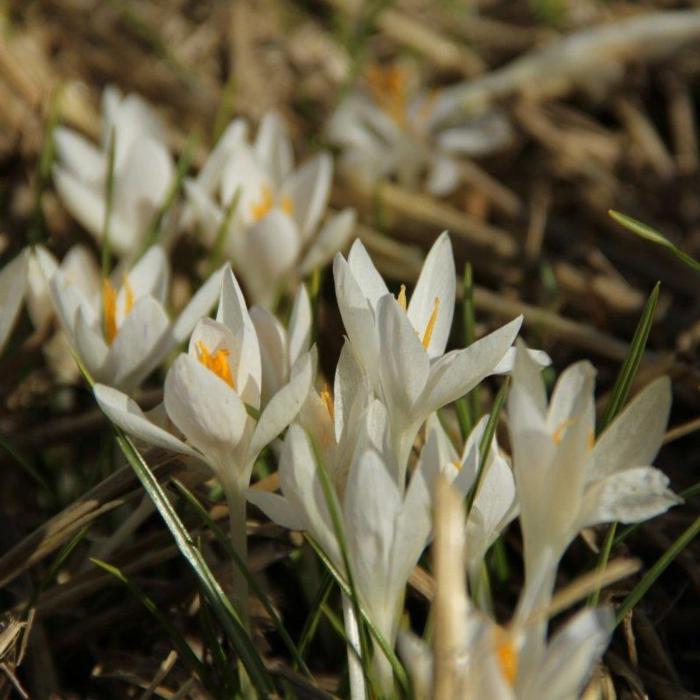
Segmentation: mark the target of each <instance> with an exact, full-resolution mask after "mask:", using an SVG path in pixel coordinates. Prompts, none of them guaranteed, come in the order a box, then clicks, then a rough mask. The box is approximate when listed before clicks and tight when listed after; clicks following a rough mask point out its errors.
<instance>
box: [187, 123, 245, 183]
mask: <svg viewBox="0 0 700 700" xmlns="http://www.w3.org/2000/svg"><path fill="white" fill-rule="evenodd" d="M247 139H248V124H247V123H246V121H245V119H240V118H238V119H234V120H233V121H231V122H230V123H229V125H228V126H227V127H226V129H225V130H224V132H223V134H221V136H220V137H219V140H218V141H217V142H216V146H214V150H213V151H212V152H211V154H210V156H209V158H207V161H206V163H205V164H204V165H203V166H202V169H201V170H200V171H199V174H198V175H197V180H196V184H197V188H198V189H199V190H200V191H201V192H202V193H203V194H206V195H212V194H214V192H215V191H216V189H217V188H218V187H219V184H220V182H221V175H222V172H223V170H224V165H225V163H226V161H227V160H228V159H229V158H230V157H231V153H232V151H234V150H235V149H236V148H237V147H238V146H240V145H241V144H245V143H246V142H247Z"/></svg>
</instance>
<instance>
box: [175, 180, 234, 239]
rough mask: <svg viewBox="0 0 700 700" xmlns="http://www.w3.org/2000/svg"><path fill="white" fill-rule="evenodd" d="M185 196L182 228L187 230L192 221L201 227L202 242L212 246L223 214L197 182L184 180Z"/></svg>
mask: <svg viewBox="0 0 700 700" xmlns="http://www.w3.org/2000/svg"><path fill="white" fill-rule="evenodd" d="M184 189H185V196H186V197H187V205H188V206H187V209H186V211H185V213H183V217H182V218H183V220H182V227H183V228H187V227H189V226H190V225H191V223H192V220H194V221H196V222H197V223H198V224H199V225H200V227H201V233H202V234H203V238H204V242H205V244H206V245H208V246H212V245H214V242H215V241H216V236H217V233H218V231H219V226H221V222H222V221H223V219H224V212H223V210H222V209H221V207H220V206H219V205H218V204H217V203H216V202H215V201H214V199H213V197H211V196H210V195H209V194H208V193H207V192H206V191H205V190H204V188H203V187H201V186H200V184H199V182H197V181H195V180H192V179H191V178H186V179H185V182H184Z"/></svg>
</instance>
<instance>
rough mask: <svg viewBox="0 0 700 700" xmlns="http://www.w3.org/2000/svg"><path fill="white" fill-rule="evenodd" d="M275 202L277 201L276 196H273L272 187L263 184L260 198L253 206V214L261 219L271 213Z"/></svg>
mask: <svg viewBox="0 0 700 700" xmlns="http://www.w3.org/2000/svg"><path fill="white" fill-rule="evenodd" d="M274 203H275V202H274V197H273V196H272V189H271V188H270V186H269V185H263V186H262V194H261V195H260V199H259V200H258V201H257V202H256V203H255V204H253V206H252V207H251V213H252V214H253V218H254V219H255V220H256V221H260V219H262V218H263V217H264V216H266V215H267V214H268V213H269V211H270V209H272V205H273V204H274Z"/></svg>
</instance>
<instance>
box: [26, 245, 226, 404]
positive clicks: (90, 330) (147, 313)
mask: <svg viewBox="0 0 700 700" xmlns="http://www.w3.org/2000/svg"><path fill="white" fill-rule="evenodd" d="M43 257H44V258H45V259H44V261H43V262H40V263H38V267H39V270H38V272H37V274H40V273H41V272H42V271H43V272H44V273H45V274H50V271H51V269H52V268H53V267H54V266H55V273H54V274H53V275H52V277H51V280H50V289H51V295H52V297H53V302H54V306H55V308H56V312H57V315H58V318H59V320H60V322H61V325H62V327H63V330H64V331H65V333H66V334H67V336H68V339H69V341H70V344H71V346H72V347H73V350H74V351H75V353H76V354H77V356H78V358H79V359H80V361H81V362H82V363H83V364H84V366H85V368H86V369H87V370H88V372H89V373H90V375H91V376H92V377H93V378H94V380H95V381H97V382H101V383H103V384H108V385H110V386H114V387H118V388H120V389H122V390H124V391H127V392H128V391H133V390H134V389H135V388H136V387H138V385H139V384H140V383H141V382H142V381H143V380H144V379H145V378H146V377H147V376H148V375H149V374H150V373H151V372H152V371H153V370H154V369H155V368H156V367H157V366H158V365H159V364H160V363H161V362H162V361H163V359H164V358H165V356H166V355H167V354H168V352H170V350H172V348H173V347H175V346H176V345H177V344H178V343H180V342H182V341H183V340H185V339H186V338H187V336H188V335H189V334H190V333H191V331H192V328H193V327H194V324H195V323H196V322H197V320H198V319H199V318H201V317H202V316H203V315H205V314H206V313H208V312H209V311H210V309H211V308H212V306H213V305H214V304H215V303H216V299H217V297H218V295H219V289H220V285H221V275H222V270H220V271H219V272H216V273H214V274H213V275H212V276H211V277H210V278H209V279H208V280H207V282H205V284H204V285H202V287H201V288H200V289H199V290H198V292H197V293H196V294H195V295H194V296H193V297H192V299H191V300H190V302H189V303H188V304H187V306H186V307H185V308H184V309H183V311H182V312H181V313H180V315H179V316H178V318H177V319H176V320H175V321H174V322H171V321H170V318H169V317H168V314H167V312H166V311H165V308H164V305H165V303H166V300H167V293H168V288H169V277H170V269H169V265H168V260H167V257H166V255H165V252H164V251H163V249H162V248H161V247H160V246H152V247H151V248H150V249H149V250H148V251H147V252H146V253H145V254H144V255H143V257H142V258H141V259H140V260H139V261H138V262H137V263H136V264H135V265H134V266H133V268H131V269H130V270H128V271H124V270H122V271H120V270H117V271H116V272H115V274H114V275H113V276H112V279H103V280H101V279H100V273H99V270H98V268H97V264H96V262H95V260H94V258H93V257H92V255H91V254H90V253H89V252H88V251H87V250H86V249H84V248H81V247H76V248H74V249H72V250H71V251H70V252H69V253H68V254H67V255H66V257H65V259H64V261H63V262H62V263H61V265H60V266H57V264H56V263H53V264H52V263H51V261H50V259H46V256H43ZM33 295H34V301H33V303H32V304H31V305H30V311H31V309H32V308H33V307H38V306H39V303H38V302H39V301H41V299H42V298H43V296H42V291H41V285H40V284H39V283H38V281H37V280H35V283H34V287H33ZM34 313H35V315H37V320H39V319H40V318H41V314H39V313H38V312H37V311H36V310H35V312H34Z"/></svg>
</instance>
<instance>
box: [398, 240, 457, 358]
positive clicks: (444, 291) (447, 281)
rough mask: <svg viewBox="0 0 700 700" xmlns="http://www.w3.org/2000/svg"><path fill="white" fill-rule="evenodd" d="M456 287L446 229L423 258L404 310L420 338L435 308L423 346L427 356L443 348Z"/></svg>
mask: <svg viewBox="0 0 700 700" xmlns="http://www.w3.org/2000/svg"><path fill="white" fill-rule="evenodd" d="M456 287H457V280H456V275H455V262H454V257H453V255H452V244H451V243H450V237H449V236H448V235H447V232H444V233H443V234H442V235H441V236H439V238H438V239H437V240H436V241H435V243H434V244H433V247H432V248H431V249H430V252H429V253H428V255H427V257H426V258H425V262H424V263H423V269H422V270H421V273H420V277H419V278H418V282H417V283H416V288H415V290H414V291H413V294H412V295H411V301H410V303H409V305H408V311H407V313H408V320H409V321H410V322H411V324H412V325H413V327H414V328H415V329H416V332H417V333H418V334H419V336H420V337H421V338H422V337H423V335H424V333H425V331H426V329H427V327H428V323H429V322H430V319H431V317H432V316H433V311H434V310H435V309H436V308H437V317H436V320H435V325H434V327H433V332H432V336H431V338H430V344H429V345H428V348H427V350H428V355H429V357H431V358H434V357H440V355H442V354H443V353H444V352H445V347H446V346H447V339H448V337H449V335H450V330H451V328H452V316H453V314H454V306H455V290H456ZM436 300H437V304H438V306H437V307H436Z"/></svg>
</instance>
